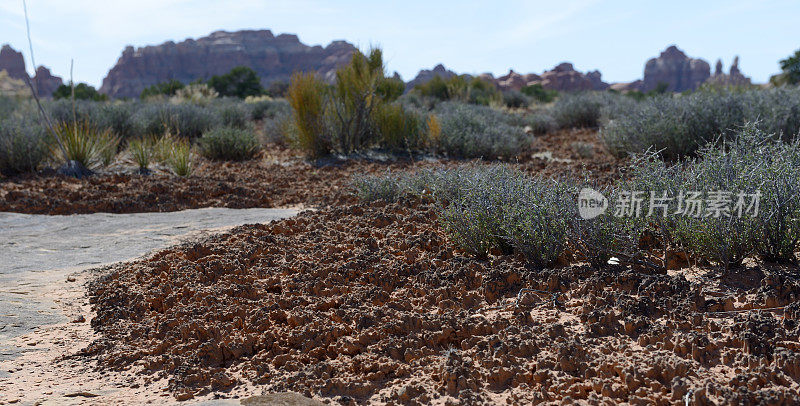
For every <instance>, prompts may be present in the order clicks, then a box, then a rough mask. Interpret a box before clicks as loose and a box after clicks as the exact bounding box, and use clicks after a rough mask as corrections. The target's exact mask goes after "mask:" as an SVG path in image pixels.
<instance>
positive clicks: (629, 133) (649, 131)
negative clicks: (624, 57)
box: [601, 88, 800, 160]
mask: <svg viewBox="0 0 800 406" xmlns="http://www.w3.org/2000/svg"><path fill="white" fill-rule="evenodd" d="M747 122H753V123H756V125H757V127H758V128H759V129H761V130H763V131H765V132H766V133H769V134H779V135H781V137H782V138H783V139H793V138H795V137H797V135H798V133H800V89H792V88H780V89H735V88H726V89H716V88H706V89H704V90H702V91H698V92H695V93H692V94H688V95H681V96H680V97H674V96H672V95H664V96H657V97H651V98H648V99H646V100H644V101H642V102H640V103H635V104H632V105H631V106H629V108H628V109H627V112H626V113H622V114H618V115H617V116H616V117H615V118H613V119H611V120H609V122H608V123H607V124H606V125H605V126H604V127H603V128H602V130H601V136H602V138H603V140H604V142H605V143H606V145H607V146H608V148H609V150H610V151H611V152H612V153H614V154H615V155H618V156H624V155H627V154H629V153H639V152H643V151H646V150H648V149H653V150H655V151H659V152H660V153H661V155H662V157H663V158H664V159H667V160H676V159H680V158H682V157H686V156H692V155H693V154H695V153H696V152H697V151H698V150H699V149H700V148H701V147H703V146H704V145H706V144H707V143H709V142H716V141H718V140H719V141H722V140H725V139H730V138H731V137H733V136H734V135H735V134H736V133H737V131H738V130H739V129H741V128H742V126H743V125H744V124H745V123H747Z"/></svg>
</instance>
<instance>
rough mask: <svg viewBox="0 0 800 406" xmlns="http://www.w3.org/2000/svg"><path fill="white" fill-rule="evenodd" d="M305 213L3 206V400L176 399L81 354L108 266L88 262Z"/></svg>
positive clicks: (0, 267) (89, 339) (0, 226)
mask: <svg viewBox="0 0 800 406" xmlns="http://www.w3.org/2000/svg"><path fill="white" fill-rule="evenodd" d="M297 212H298V210H297V209H247V210H233V209H216V208H215V209H199V210H186V211H181V212H172V213H146V214H107V213H98V214H91V215H73V216H39V215H24V214H14V213H0V230H2V233H0V251H1V252H2V253H3V255H2V261H0V404H5V403H17V402H21V403H23V404H33V403H38V404H48V403H52V404H86V403H87V402H88V403H108V402H112V403H113V402H117V403H119V402H125V403H130V402H134V403H138V402H142V403H144V402H145V401H146V400H155V401H156V402H157V403H163V401H164V400H166V401H169V400H172V397H166V396H168V395H167V394H166V392H164V396H165V397H164V398H162V397H161V394H160V393H153V390H154V388H159V387H161V386H163V387H164V388H165V387H166V385H165V384H164V385H161V386H160V385H159V383H158V382H144V381H142V379H141V378H140V377H138V376H136V375H135V374H133V373H130V374H129V373H128V371H123V372H121V373H114V374H106V373H104V372H100V370H98V369H96V368H94V367H93V365H92V364H91V363H87V362H84V361H83V360H82V359H81V358H79V357H75V356H74V355H75V354H76V353H78V352H79V351H80V350H81V349H83V348H85V347H86V346H87V345H88V344H89V343H90V342H92V341H93V340H94V339H96V338H97V337H96V336H95V333H94V331H93V330H92V328H91V326H90V324H89V320H91V317H92V315H91V311H90V306H89V303H88V300H87V299H86V297H85V288H84V284H85V282H86V281H87V280H88V279H90V278H91V277H92V276H93V275H95V274H96V273H97V272H100V270H98V269H95V270H86V269H87V268H90V267H97V266H100V265H103V264H110V263H115V262H119V261H124V260H129V259H132V258H136V257H139V256H142V255H144V254H146V253H148V252H150V251H152V250H155V249H158V248H163V247H166V246H169V245H173V244H176V243H178V242H180V241H187V240H195V239H198V238H201V237H203V236H204V235H208V234H211V233H217V232H220V231H223V230H225V229H229V228H231V227H233V226H237V225H242V224H252V223H268V222H270V221H272V220H276V219H281V218H286V217H290V216H293V215H295V214H296V213H297ZM123 388H124V389H126V390H125V391H120V389H123ZM93 395H97V396H96V397H95V396H93ZM100 399H102V400H100ZM159 399H164V400H162V401H159ZM216 403H218V402H215V404H216ZM237 403H238V402H237Z"/></svg>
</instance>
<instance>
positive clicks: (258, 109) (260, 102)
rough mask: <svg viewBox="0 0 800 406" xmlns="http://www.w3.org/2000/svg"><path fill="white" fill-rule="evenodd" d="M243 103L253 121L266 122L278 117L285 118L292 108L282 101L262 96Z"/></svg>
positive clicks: (248, 99)
mask: <svg viewBox="0 0 800 406" xmlns="http://www.w3.org/2000/svg"><path fill="white" fill-rule="evenodd" d="M245 102H246V103H247V106H249V107H250V115H251V116H252V117H253V119H254V120H267V119H272V118H275V117H278V116H286V115H288V114H290V113H291V111H292V107H291V106H290V105H289V103H287V102H286V100H283V99H272V98H269V97H266V96H262V97H260V98H247V99H246V100H245Z"/></svg>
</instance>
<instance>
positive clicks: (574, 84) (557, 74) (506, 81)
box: [480, 62, 608, 92]
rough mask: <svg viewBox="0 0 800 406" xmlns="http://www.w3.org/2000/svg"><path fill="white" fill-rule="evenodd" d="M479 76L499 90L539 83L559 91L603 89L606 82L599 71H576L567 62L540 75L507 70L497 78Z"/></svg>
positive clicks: (487, 75)
mask: <svg viewBox="0 0 800 406" xmlns="http://www.w3.org/2000/svg"><path fill="white" fill-rule="evenodd" d="M480 77H482V78H484V79H486V80H489V81H492V82H493V83H494V84H495V85H496V86H497V88H498V89H500V90H520V89H522V88H523V87H525V86H529V85H535V84H540V85H542V87H543V88H545V89H550V90H558V91H560V92H577V91H582V90H605V89H607V88H608V83H605V82H603V80H602V79H601V74H600V72H599V71H592V72H587V73H582V72H578V71H576V70H575V68H574V67H573V66H572V64H571V63H569V62H563V63H560V64H558V65H557V66H556V67H555V68H553V69H552V70H549V71H545V72H544V73H542V74H541V75H537V74H535V73H527V74H521V73H517V72H514V71H513V70H511V71H509V72H508V74H506V75H503V76H500V77H498V78H494V77H492V75H490V74H488V73H487V74H483V75H481V76H480Z"/></svg>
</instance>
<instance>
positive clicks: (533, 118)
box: [524, 111, 558, 135]
mask: <svg viewBox="0 0 800 406" xmlns="http://www.w3.org/2000/svg"><path fill="white" fill-rule="evenodd" d="M524 122H525V125H527V126H529V127H530V128H531V131H533V133H534V134H536V135H543V134H547V133H549V132H552V131H555V130H556V129H557V128H558V124H557V123H556V120H555V118H553V116H552V115H550V113H549V112H547V111H536V112H533V113H531V114H527V115H525V117H524Z"/></svg>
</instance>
